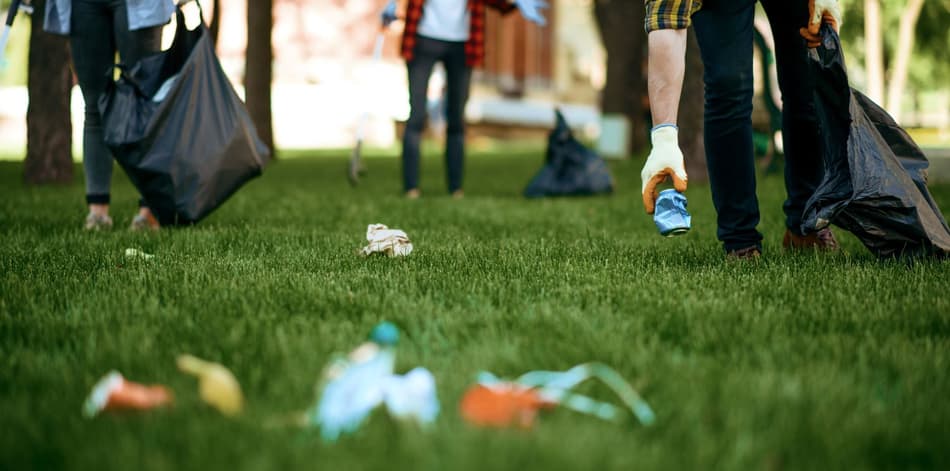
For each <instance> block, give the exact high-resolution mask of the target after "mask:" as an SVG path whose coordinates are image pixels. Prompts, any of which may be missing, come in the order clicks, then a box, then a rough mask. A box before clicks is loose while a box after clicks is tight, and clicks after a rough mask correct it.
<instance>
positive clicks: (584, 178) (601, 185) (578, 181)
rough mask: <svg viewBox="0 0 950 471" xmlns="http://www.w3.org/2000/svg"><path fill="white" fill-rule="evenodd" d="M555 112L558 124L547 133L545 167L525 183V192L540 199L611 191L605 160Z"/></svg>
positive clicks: (611, 185)
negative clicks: (587, 146)
mask: <svg viewBox="0 0 950 471" xmlns="http://www.w3.org/2000/svg"><path fill="white" fill-rule="evenodd" d="M555 113H556V115H557V124H556V126H555V128H554V130H553V131H551V134H550V135H549V136H548V150H547V154H546V155H545V161H544V167H542V168H541V170H540V171H539V172H538V173H537V175H535V176H534V178H532V179H531V182H530V183H528V187H527V188H525V190H524V195H525V196H526V197H528V198H540V197H543V196H582V195H596V194H601V193H610V192H612V191H613V189H614V181H613V177H611V176H610V169H608V168H607V163H606V162H604V159H602V158H601V157H600V156H599V155H597V154H596V153H595V152H594V151H592V150H590V149H588V148H586V147H584V145H583V144H581V143H580V142H578V141H577V139H575V138H574V134H573V133H571V128H570V127H569V126H568V125H567V120H565V119H564V115H562V114H561V111H560V110H557V111H556V112H555Z"/></svg>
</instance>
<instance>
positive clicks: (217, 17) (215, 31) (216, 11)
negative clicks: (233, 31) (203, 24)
mask: <svg viewBox="0 0 950 471" xmlns="http://www.w3.org/2000/svg"><path fill="white" fill-rule="evenodd" d="M209 3H211V23H209V24H208V31H209V32H210V33H211V40H212V41H214V43H215V45H217V44H218V35H219V33H220V32H221V0H214V1H213V2H209Z"/></svg>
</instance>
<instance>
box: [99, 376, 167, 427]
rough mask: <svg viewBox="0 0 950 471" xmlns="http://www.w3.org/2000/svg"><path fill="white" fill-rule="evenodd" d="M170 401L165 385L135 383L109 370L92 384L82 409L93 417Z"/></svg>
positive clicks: (156, 406) (144, 408) (150, 406)
mask: <svg viewBox="0 0 950 471" xmlns="http://www.w3.org/2000/svg"><path fill="white" fill-rule="evenodd" d="M171 402H172V394H171V392H169V390H168V388H166V387H165V386H161V385H149V386H146V385H144V384H139V383H135V382H132V381H129V380H127V379H125V378H124V377H122V374H120V373H119V372H118V371H111V372H109V374H107V375H106V376H105V377H104V378H102V379H101V380H99V382H98V383H96V385H95V386H93V388H92V392H91V393H90V394H89V397H88V398H87V399H86V402H85V404H83V408H82V411H83V415H85V416H86V417H95V416H96V415H99V413H101V412H108V411H123V410H139V411H142V410H150V409H156V408H159V407H162V406H164V405H167V404H170V403H171Z"/></svg>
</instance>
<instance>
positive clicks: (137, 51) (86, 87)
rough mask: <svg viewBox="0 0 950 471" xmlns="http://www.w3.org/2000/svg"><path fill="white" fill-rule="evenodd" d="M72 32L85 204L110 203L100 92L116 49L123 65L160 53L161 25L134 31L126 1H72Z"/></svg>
mask: <svg viewBox="0 0 950 471" xmlns="http://www.w3.org/2000/svg"><path fill="white" fill-rule="evenodd" d="M72 7H73V10H72V23H71V25H70V29H71V31H72V33H71V34H70V36H69V41H70V46H71V48H72V54H73V67H75V69H76V76H77V77H78V78H79V88H80V89H81V90H82V96H83V100H84V101H85V102H86V122H85V126H84V128H83V139H82V150H83V151H82V162H83V168H84V169H85V172H86V202H87V203H90V204H108V203H109V189H110V186H111V183H112V153H111V152H110V151H109V148H108V147H106V144H105V142H104V141H103V136H102V116H101V115H100V114H99V96H100V95H102V94H103V93H104V92H105V90H106V86H107V85H108V84H109V81H110V80H112V73H111V72H112V70H113V66H114V64H115V54H116V51H118V53H119V57H120V59H121V61H122V63H124V64H130V65H131V64H134V63H135V62H137V61H138V60H139V59H141V58H142V57H145V56H146V55H148V54H150V53H153V52H157V51H159V50H160V49H161V45H162V42H161V41H162V28H161V27H154V28H147V29H143V30H139V31H129V17H128V12H127V11H126V6H125V0H73V5H72Z"/></svg>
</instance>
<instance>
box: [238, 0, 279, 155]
mask: <svg viewBox="0 0 950 471" xmlns="http://www.w3.org/2000/svg"><path fill="white" fill-rule="evenodd" d="M273 3H274V2H273V0H251V1H249V2H247V56H246V61H245V71H244V89H245V99H246V101H247V110H248V112H249V113H250V115H251V119H252V120H253V121H254V126H255V127H257V133H258V135H259V136H260V137H261V140H263V141H264V143H265V144H267V147H269V148H270V149H271V153H272V155H276V149H274V129H273V119H272V114H271V82H272V81H273V78H274V71H273V65H274V46H273V41H272V38H271V34H272V32H273V29H274V8H273Z"/></svg>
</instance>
